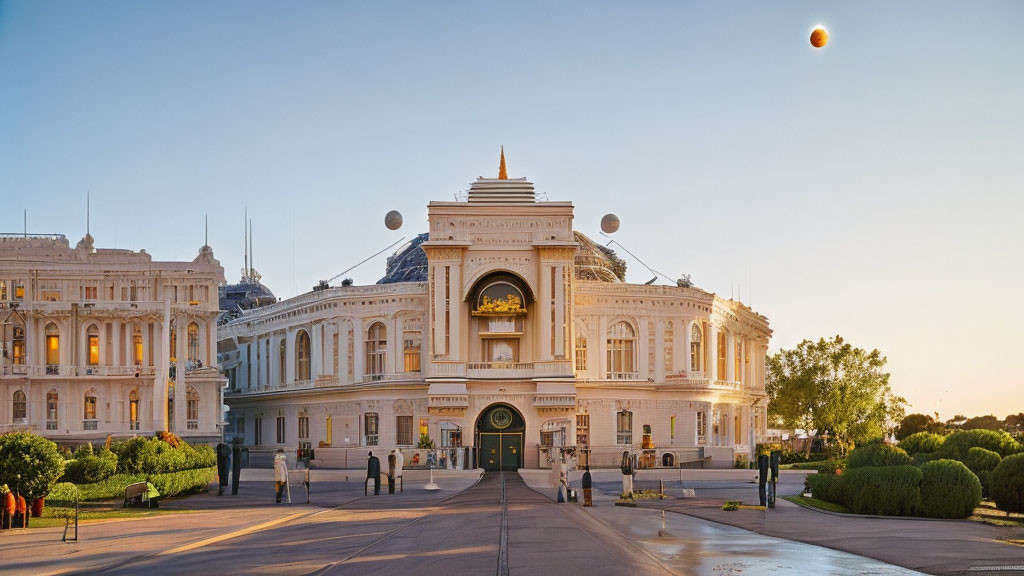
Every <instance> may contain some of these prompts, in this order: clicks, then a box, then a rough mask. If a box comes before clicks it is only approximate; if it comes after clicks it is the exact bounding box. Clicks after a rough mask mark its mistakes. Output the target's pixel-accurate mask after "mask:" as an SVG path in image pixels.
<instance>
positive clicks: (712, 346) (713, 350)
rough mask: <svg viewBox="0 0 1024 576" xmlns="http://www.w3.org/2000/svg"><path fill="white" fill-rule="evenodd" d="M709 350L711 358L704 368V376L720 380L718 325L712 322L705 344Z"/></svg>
mask: <svg viewBox="0 0 1024 576" xmlns="http://www.w3.org/2000/svg"><path fill="white" fill-rule="evenodd" d="M704 345H705V346H706V347H707V348H706V349H707V350H708V352H709V353H708V354H707V358H708V359H709V360H710V362H708V365H707V366H706V367H705V369H704V376H705V377H706V378H707V379H708V380H710V381H711V382H714V381H715V380H718V326H715V325H714V324H710V325H709V328H708V342H706V343H705V344H704Z"/></svg>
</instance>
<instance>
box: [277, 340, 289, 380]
mask: <svg viewBox="0 0 1024 576" xmlns="http://www.w3.org/2000/svg"><path fill="white" fill-rule="evenodd" d="M287 348H288V344H287V342H285V340H284V338H282V339H281V343H280V344H278V346H277V383H278V384H284V377H285V372H286V371H287V364H288V355H287V352H286V349H287Z"/></svg>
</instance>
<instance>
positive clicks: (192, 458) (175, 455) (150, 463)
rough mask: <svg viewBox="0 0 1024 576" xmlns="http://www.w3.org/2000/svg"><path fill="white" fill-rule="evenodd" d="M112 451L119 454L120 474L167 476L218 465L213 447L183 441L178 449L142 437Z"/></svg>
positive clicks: (113, 447)
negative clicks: (167, 474)
mask: <svg viewBox="0 0 1024 576" xmlns="http://www.w3.org/2000/svg"><path fill="white" fill-rule="evenodd" d="M111 448H112V449H113V450H114V451H115V452H117V456H118V466H117V471H118V473H121V474H166V473H170V472H179V471H182V470H194V469H197V468H209V467H210V466H216V465H217V455H216V454H215V453H214V451H213V448H210V447H209V446H206V445H201V446H191V445H189V444H187V443H185V442H182V441H178V446H177V447H175V446H171V445H170V444H169V443H167V442H165V441H163V440H161V439H159V438H153V437H150V438H146V437H142V436H139V437H136V438H132V439H130V440H127V441H125V442H118V443H116V444H114V445H113V446H112V447H111Z"/></svg>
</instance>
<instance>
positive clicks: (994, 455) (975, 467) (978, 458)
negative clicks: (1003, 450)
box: [963, 446, 1003, 474]
mask: <svg viewBox="0 0 1024 576" xmlns="http://www.w3.org/2000/svg"><path fill="white" fill-rule="evenodd" d="M1002 461H1003V459H1002V457H1001V456H999V453H998V452H993V451H991V450H986V449H984V448H981V447H980V446H975V447H973V448H971V449H970V450H968V451H967V458H966V459H965V460H964V461H963V462H964V464H966V465H967V467H968V468H970V470H971V472H974V473H975V474H977V473H978V472H981V471H982V470H988V471H992V470H995V469H996V466H999V463H1000V462H1002Z"/></svg>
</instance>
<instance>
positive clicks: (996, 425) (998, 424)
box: [960, 414, 1003, 430]
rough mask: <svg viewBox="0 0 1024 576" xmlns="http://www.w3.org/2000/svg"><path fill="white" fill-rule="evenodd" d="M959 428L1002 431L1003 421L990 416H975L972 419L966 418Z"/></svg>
mask: <svg viewBox="0 0 1024 576" xmlns="http://www.w3.org/2000/svg"><path fill="white" fill-rule="evenodd" d="M960 428H961V429H962V430H979V429H980V430H1002V429H1003V421H1002V420H1000V419H999V418H996V417H995V416H993V415H991V414H989V415H988V416H975V417H974V418H968V419H967V421H966V422H964V423H963V425H962V426H960Z"/></svg>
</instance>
